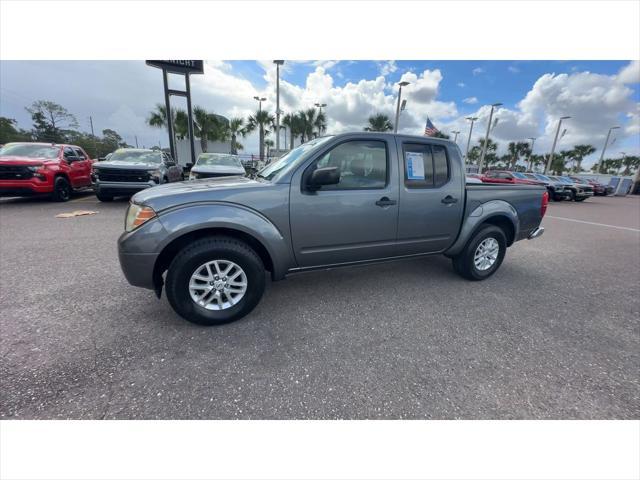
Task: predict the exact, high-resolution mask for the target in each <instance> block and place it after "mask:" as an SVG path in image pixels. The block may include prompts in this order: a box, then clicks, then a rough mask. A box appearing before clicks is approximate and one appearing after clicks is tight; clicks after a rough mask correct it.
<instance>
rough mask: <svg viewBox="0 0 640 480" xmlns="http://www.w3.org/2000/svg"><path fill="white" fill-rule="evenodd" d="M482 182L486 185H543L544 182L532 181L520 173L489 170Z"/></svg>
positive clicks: (483, 176)
mask: <svg viewBox="0 0 640 480" xmlns="http://www.w3.org/2000/svg"><path fill="white" fill-rule="evenodd" d="M481 180H482V181H483V182H484V183H506V184H520V185H543V183H542V182H540V181H536V180H531V179H529V178H527V177H525V176H524V174H521V173H520V174H519V173H518V172H510V171H507V170H489V171H487V172H485V174H484V175H482V177H481Z"/></svg>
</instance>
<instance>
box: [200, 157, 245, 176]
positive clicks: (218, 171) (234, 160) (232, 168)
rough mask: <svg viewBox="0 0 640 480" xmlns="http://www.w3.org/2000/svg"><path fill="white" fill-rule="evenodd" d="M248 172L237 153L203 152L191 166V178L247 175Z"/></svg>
mask: <svg viewBox="0 0 640 480" xmlns="http://www.w3.org/2000/svg"><path fill="white" fill-rule="evenodd" d="M246 173H247V172H246V171H245V169H244V167H243V166H242V163H241V162H240V160H239V159H238V156H237V155H231V154H228V153H201V154H200V155H198V160H196V164H195V165H194V166H193V167H191V172H190V173H189V180H196V179H198V178H212V177H228V176H231V175H245V174H246Z"/></svg>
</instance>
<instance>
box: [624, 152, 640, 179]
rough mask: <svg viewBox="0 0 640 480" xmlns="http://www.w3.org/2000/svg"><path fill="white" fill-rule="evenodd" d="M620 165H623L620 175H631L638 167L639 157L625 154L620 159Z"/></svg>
mask: <svg viewBox="0 0 640 480" xmlns="http://www.w3.org/2000/svg"><path fill="white" fill-rule="evenodd" d="M622 166H624V171H623V172H622V175H631V174H632V173H633V172H635V171H636V169H637V168H638V167H640V157H638V156H637V155H628V156H625V157H624V159H623V160H622Z"/></svg>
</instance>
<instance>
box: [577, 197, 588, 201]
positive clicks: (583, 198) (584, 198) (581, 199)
mask: <svg viewBox="0 0 640 480" xmlns="http://www.w3.org/2000/svg"><path fill="white" fill-rule="evenodd" d="M587 198H589V197H580V198H576V202H584V201H585V200H586V199H587Z"/></svg>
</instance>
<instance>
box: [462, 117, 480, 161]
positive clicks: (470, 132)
mask: <svg viewBox="0 0 640 480" xmlns="http://www.w3.org/2000/svg"><path fill="white" fill-rule="evenodd" d="M477 119H478V117H467V120H471V127H469V138H467V153H465V155H464V163H467V162H468V161H469V145H471V134H472V133H473V122H475V121H476V120H477Z"/></svg>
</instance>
